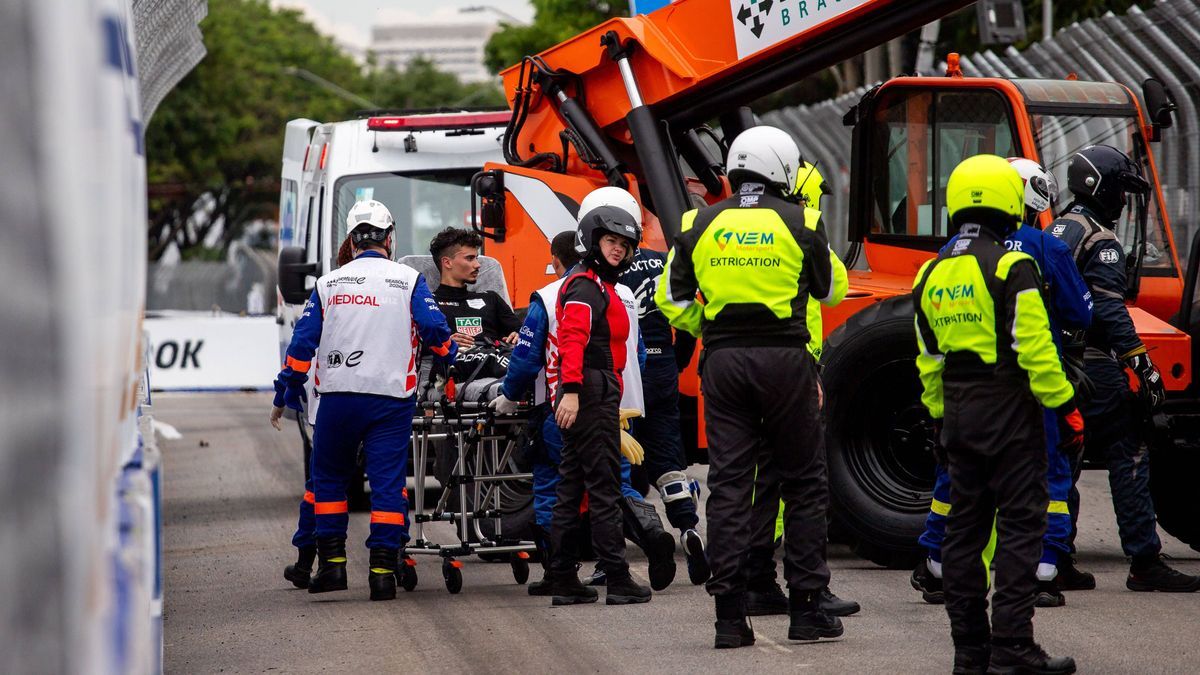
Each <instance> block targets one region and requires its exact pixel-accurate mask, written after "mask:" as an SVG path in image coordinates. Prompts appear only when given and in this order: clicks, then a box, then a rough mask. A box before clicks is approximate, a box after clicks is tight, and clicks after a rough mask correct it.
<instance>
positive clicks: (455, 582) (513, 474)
mask: <svg viewBox="0 0 1200 675" xmlns="http://www.w3.org/2000/svg"><path fill="white" fill-rule="evenodd" d="M451 398H453V397H449V398H448V397H447V396H441V397H440V400H438V401H423V402H421V403H419V404H418V406H417V415H416V417H415V418H414V419H413V440H412V465H413V473H414V478H415V482H416V486H417V489H416V490H414V495H413V499H412V500H411V501H410V505H409V506H410V508H409V513H410V520H411V522H412V525H411V530H410V535H411V537H412V539H411V540H410V541H409V543H408V545H407V547H406V550H405V555H404V560H403V565H402V566H401V571H400V585H401V587H402V588H404V590H406V591H411V590H413V588H415V587H416V585H417V574H416V562H415V559H414V557H413V556H422V555H429V556H438V557H440V558H441V559H442V565H441V569H442V579H443V580H444V581H445V583H446V590H448V591H450V592H451V593H458V592H459V591H461V590H462V581H463V577H462V561H461V560H460V558H463V557H466V556H471V555H480V556H485V557H487V558H488V559H491V560H496V559H503V558H507V560H508V563H509V565H510V566H511V567H512V574H513V579H514V580H515V581H516V582H517V583H518V584H524V583H525V582H526V581H528V579H529V560H530V554H531V553H533V552H534V551H536V550H537V547H536V546H535V545H534V542H532V541H528V540H522V539H519V538H515V537H510V536H506V535H505V534H504V529H503V523H502V518H501V516H502V515H503V510H502V497H503V493H504V490H506V489H510V490H517V489H523V490H528V489H529V488H528V484H529V483H530V482H531V481H532V480H533V474H532V473H525V472H521V471H517V470H516V462H515V461H514V455H515V453H516V452H517V450H518V449H519V448H521V447H522V446H523V445H524V444H525V443H526V442H527V440H528V438H527V434H528V432H527V428H528V426H529V416H530V414H531V411H530V410H528V409H524V408H523V409H521V410H518V412H517V413H516V414H514V415H504V416H501V415H497V414H495V412H494V411H493V410H492V409H490V408H489V407H487V405H486V404H485V403H480V402H474V401H461V400H451ZM442 441H445V442H448V444H449V449H450V452H449V453H448V456H449V457H450V458H451V461H452V462H453V467H452V468H451V469H450V471H449V474H448V476H444V477H443V478H444V479H445V480H444V481H443V485H442V487H441V492H440V494H439V495H438V497H437V500H436V501H435V502H434V503H432V504H427V503H426V499H425V490H424V489H423V487H424V485H425V479H426V477H427V475H428V471H429V468H428V467H429V465H430V461H429V460H430V459H431V458H432V457H434V456H435V455H436V444H437V443H438V442H442ZM441 456H442V457H446V456H447V453H445V452H443V453H442V454H441ZM435 522H448V523H451V524H453V525H454V528H455V536H456V538H457V540H458V541H457V542H456V543H438V542H435V541H433V539H431V538H429V537H428V536H427V535H426V531H425V526H426V524H428V523H435ZM484 525H488V526H490V527H487V528H486V529H485V527H484Z"/></svg>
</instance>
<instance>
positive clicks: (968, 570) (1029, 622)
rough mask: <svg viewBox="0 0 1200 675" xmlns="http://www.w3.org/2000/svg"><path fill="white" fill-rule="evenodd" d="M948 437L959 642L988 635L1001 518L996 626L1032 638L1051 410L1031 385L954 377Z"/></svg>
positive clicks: (949, 551)
mask: <svg viewBox="0 0 1200 675" xmlns="http://www.w3.org/2000/svg"><path fill="white" fill-rule="evenodd" d="M945 410H946V416H945V423H944V427H943V430H942V442H943V444H944V445H945V447H946V456H947V458H948V460H949V462H948V467H947V468H948V470H949V473H950V498H951V501H952V502H953V504H954V508H953V509H951V511H950V515H949V517H948V519H947V521H946V541H945V543H944V544H943V546H942V573H943V576H944V579H943V584H944V589H945V593H946V613H947V614H949V615H950V633H951V636H952V637H953V638H954V640H955V642H956V643H964V644H966V643H974V642H979V641H982V640H986V639H987V638H988V635H989V628H988V616H987V605H988V601H987V593H988V581H987V570H986V569H984V566H983V560H982V558H981V555H982V553H983V549H984V547H985V546H987V542H988V539H989V538H990V537H991V532H992V522H993V519H994V520H995V524H996V535H997V541H996V556H995V559H994V560H993V566H994V568H995V592H994V593H993V594H992V602H993V608H992V627H991V631H990V633H991V634H992V635H994V636H995V637H998V638H1017V639H1025V638H1032V637H1033V606H1034V601H1035V593H1036V591H1037V564H1038V560H1039V559H1040V558H1041V554H1042V534H1043V533H1044V532H1045V530H1046V507H1047V505H1048V503H1049V498H1050V497H1049V493H1048V492H1047V489H1046V448H1045V436H1044V431H1043V425H1042V410H1041V408H1040V407H1039V406H1038V404H1037V401H1036V400H1035V399H1034V398H1033V396H1032V395H1031V394H1030V393H1029V383H1028V381H1027V380H1026V381H1021V380H1020V379H1004V378H1001V379H996V380H986V381H971V382H954V381H947V382H946V383H945Z"/></svg>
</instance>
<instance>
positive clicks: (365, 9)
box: [271, 0, 533, 48]
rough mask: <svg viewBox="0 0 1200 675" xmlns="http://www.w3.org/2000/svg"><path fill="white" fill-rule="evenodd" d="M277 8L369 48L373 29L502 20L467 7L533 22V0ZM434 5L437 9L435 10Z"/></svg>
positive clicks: (348, 0) (298, 3)
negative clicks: (465, 10) (292, 11)
mask: <svg viewBox="0 0 1200 675" xmlns="http://www.w3.org/2000/svg"><path fill="white" fill-rule="evenodd" d="M271 4H272V5H275V6H277V7H293V8H296V9H301V10H303V11H304V12H305V14H307V15H308V18H309V20H310V21H312V22H313V24H314V25H316V27H317V29H318V30H320V31H321V32H323V33H326V34H328V35H332V36H333V37H334V38H336V39H337V40H338V41H339V42H342V43H344V44H347V45H352V46H356V47H359V48H366V47H367V46H368V44H369V42H370V36H371V26H372V25H375V24H396V23H405V22H409V21H420V22H428V21H437V22H439V23H475V22H479V21H481V20H487V21H493V20H499V18H500V17H499V16H498V15H497V14H496V13H495V12H490V11H489V12H481V13H478V14H464V13H461V12H460V11H459V10H460V9H461V8H463V7H471V6H479V5H488V6H491V7H494V8H496V9H498V10H500V11H501V12H506V13H508V14H511V15H512V16H513V17H516V18H517V19H520V20H522V21H532V20H533V6H532V5H530V4H529V0H486V1H481V0H438V1H437V2H436V4H435V3H430V2H427V1H426V0H400V1H397V0H391V2H385V1H383V0H272V2H271ZM430 5H433V6H434V7H436V9H431V7H430Z"/></svg>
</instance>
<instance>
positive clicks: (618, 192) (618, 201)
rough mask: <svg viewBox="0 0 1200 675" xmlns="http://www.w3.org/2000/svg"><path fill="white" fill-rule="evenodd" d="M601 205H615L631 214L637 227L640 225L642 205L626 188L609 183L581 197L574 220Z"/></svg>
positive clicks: (581, 217) (579, 218) (578, 219)
mask: <svg viewBox="0 0 1200 675" xmlns="http://www.w3.org/2000/svg"><path fill="white" fill-rule="evenodd" d="M601 206H615V207H617V208H618V209H621V210H622V211H624V212H626V213H628V214H629V215H631V216H633V219H634V220H635V221H636V222H637V224H638V227H641V226H642V207H641V206H640V205H639V204H638V203H637V200H636V199H634V198H633V195H631V194H629V191H628V190H622V189H621V188H619V187H612V186H611V185H610V186H606V187H602V188H597V189H595V190H592V191H591V192H589V193H588V196H586V197H584V198H583V201H582V202H581V203H580V204H579V217H578V218H576V222H578V221H581V220H583V217H584V216H585V215H587V213H588V212H589V211H591V210H592V209H596V208H599V207H601Z"/></svg>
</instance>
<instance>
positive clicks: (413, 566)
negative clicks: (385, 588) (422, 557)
mask: <svg viewBox="0 0 1200 675" xmlns="http://www.w3.org/2000/svg"><path fill="white" fill-rule="evenodd" d="M399 576H400V579H399V580H398V581H399V582H400V588H403V589H404V590H406V591H409V592H411V591H412V590H413V589H414V588H416V587H417V561H415V560H413V559H412V558H408V557H405V558H404V560H401V561H400V575H399Z"/></svg>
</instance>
